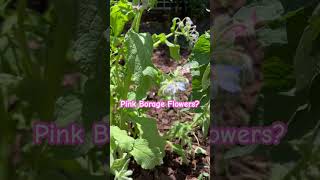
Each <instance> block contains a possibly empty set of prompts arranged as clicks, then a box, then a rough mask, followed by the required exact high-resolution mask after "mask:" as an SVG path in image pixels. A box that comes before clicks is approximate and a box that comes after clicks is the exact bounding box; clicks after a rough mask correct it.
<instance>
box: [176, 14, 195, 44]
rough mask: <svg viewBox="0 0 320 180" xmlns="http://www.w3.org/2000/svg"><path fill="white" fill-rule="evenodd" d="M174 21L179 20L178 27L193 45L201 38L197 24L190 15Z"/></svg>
mask: <svg viewBox="0 0 320 180" xmlns="http://www.w3.org/2000/svg"><path fill="white" fill-rule="evenodd" d="M174 21H177V24H178V28H179V29H180V31H181V32H182V33H183V34H184V35H185V37H186V38H187V39H188V41H189V43H190V45H191V46H193V45H194V44H195V43H196V42H197V40H198V38H199V32H198V31H197V26H196V25H194V24H193V22H192V20H191V19H190V18H189V17H186V18H184V19H183V20H180V19H179V18H175V19H174Z"/></svg>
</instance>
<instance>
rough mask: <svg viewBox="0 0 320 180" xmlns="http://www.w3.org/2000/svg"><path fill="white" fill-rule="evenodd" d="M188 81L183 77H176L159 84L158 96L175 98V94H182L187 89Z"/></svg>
mask: <svg viewBox="0 0 320 180" xmlns="http://www.w3.org/2000/svg"><path fill="white" fill-rule="evenodd" d="M188 84H189V81H188V79H186V78H184V77H176V78H173V79H171V80H165V81H164V82H162V83H161V88H160V90H159V91H160V94H161V95H164V96H170V97H175V96H176V95H177V93H179V92H184V91H186V90H187V88H188Z"/></svg>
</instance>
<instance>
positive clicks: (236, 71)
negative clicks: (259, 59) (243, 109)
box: [213, 65, 241, 93]
mask: <svg viewBox="0 0 320 180" xmlns="http://www.w3.org/2000/svg"><path fill="white" fill-rule="evenodd" d="M213 71H214V84H215V85H217V86H219V87H220V88H222V89H224V90H226V91H228V92H231V93H236V92H239V91H240V90H241V87H240V72H241V68H240V67H238V66H232V65H215V66H214V68H213Z"/></svg>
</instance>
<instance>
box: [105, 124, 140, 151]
mask: <svg viewBox="0 0 320 180" xmlns="http://www.w3.org/2000/svg"><path fill="white" fill-rule="evenodd" d="M110 135H111V139H114V140H115V141H116V144H117V145H118V147H119V148H120V149H122V150H125V151H126V152H129V151H131V150H132V147H133V143H134V139H133V138H132V137H130V136H128V134H127V132H126V131H125V130H121V129H120V128H119V127H117V126H110Z"/></svg>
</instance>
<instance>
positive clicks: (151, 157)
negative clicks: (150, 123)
mask: <svg viewBox="0 0 320 180" xmlns="http://www.w3.org/2000/svg"><path fill="white" fill-rule="evenodd" d="M130 154H131V155H132V156H133V157H134V159H135V160H136V162H137V163H138V164H139V165H141V167H142V168H144V169H153V168H154V167H155V166H157V165H160V164H162V163H163V161H162V158H163V157H162V154H161V153H159V149H158V148H155V147H153V148H152V147H150V145H149V143H148V141H147V140H145V139H137V140H136V141H135V143H134V146H133V150H132V151H131V152H130Z"/></svg>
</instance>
